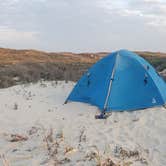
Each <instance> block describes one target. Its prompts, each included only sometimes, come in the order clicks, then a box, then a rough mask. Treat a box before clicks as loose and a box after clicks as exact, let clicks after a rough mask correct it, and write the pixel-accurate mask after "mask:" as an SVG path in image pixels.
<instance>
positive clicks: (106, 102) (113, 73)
mask: <svg viewBox="0 0 166 166" xmlns="http://www.w3.org/2000/svg"><path fill="white" fill-rule="evenodd" d="M118 56H119V53H118V54H117V55H116V59H115V64H114V68H113V70H112V74H111V79H110V83H109V88H108V93H107V97H106V100H105V103H104V110H103V112H104V113H105V112H106V109H107V105H108V99H109V96H110V93H111V88H112V82H113V80H114V75H115V69H116V64H117V58H118Z"/></svg>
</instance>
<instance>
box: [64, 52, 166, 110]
mask: <svg viewBox="0 0 166 166" xmlns="http://www.w3.org/2000/svg"><path fill="white" fill-rule="evenodd" d="M67 101H76V102H85V103H89V104H92V105H95V106H97V107H99V108H100V110H101V111H103V110H104V111H106V112H109V111H124V110H127V111H132V110H138V109H144V108H148V107H154V106H161V105H164V104H165V101H166V84H165V82H164V80H163V79H162V78H161V77H160V75H159V74H158V73H157V72H156V71H155V69H154V68H153V67H152V66H151V65H150V64H149V63H148V62H147V61H145V60H144V59H143V58H142V57H140V56H138V55H137V54H135V53H132V52H130V51H127V50H120V51H116V52H113V53H111V54H109V55H108V56H106V57H104V58H103V59H101V60H99V61H98V62H97V63H96V64H94V65H93V66H92V67H91V68H90V69H89V70H88V72H86V73H85V74H84V75H83V76H82V78H81V79H80V80H79V81H78V83H77V84H76V86H75V87H74V89H73V90H72V92H71V93H70V95H69V97H68V98H67Z"/></svg>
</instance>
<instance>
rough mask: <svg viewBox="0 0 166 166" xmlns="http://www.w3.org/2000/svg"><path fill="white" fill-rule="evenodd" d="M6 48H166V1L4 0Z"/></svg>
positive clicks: (1, 36)
mask: <svg viewBox="0 0 166 166" xmlns="http://www.w3.org/2000/svg"><path fill="white" fill-rule="evenodd" d="M0 47H5V48H15V49H38V50H45V51H55V52H56V51H57V52H60V51H69V52H99V51H114V50H119V49H128V50H139V51H160V52H166V0H0Z"/></svg>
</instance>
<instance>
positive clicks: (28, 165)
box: [0, 81, 166, 166]
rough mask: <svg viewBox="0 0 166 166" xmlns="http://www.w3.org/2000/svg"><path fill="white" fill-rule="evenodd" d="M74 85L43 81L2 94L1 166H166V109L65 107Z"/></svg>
mask: <svg viewBox="0 0 166 166" xmlns="http://www.w3.org/2000/svg"><path fill="white" fill-rule="evenodd" d="M73 86H74V83H73V82H69V83H67V84H66V83H65V82H63V81H62V82H38V83H37V84H27V85H18V86H14V87H11V88H7V89H1V90H0V114H1V115H0V156H1V157H0V165H3V164H4V163H6V164H9V165H11V166H37V165H44V166H50V165H54V164H57V165H97V164H103V165H104V164H106V162H107V163H111V162H112V165H113V163H114V164H115V165H125V166H126V165H127V166H128V165H134V166H139V165H141V166H142V165H150V166H165V164H166V153H165V152H166V127H165V125H166V109H164V108H153V109H146V110H140V111H134V112H117V113H115V112H114V113H112V115H111V116H110V117H109V118H108V119H107V120H96V119H95V118H94V116H95V114H97V113H99V110H98V109H97V108H96V107H93V106H90V105H87V104H83V103H68V104H67V105H63V103H64V101H65V98H66V97H67V95H68V94H69V92H70V91H71V89H72V87H73Z"/></svg>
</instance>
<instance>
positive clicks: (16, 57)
mask: <svg viewBox="0 0 166 166" xmlns="http://www.w3.org/2000/svg"><path fill="white" fill-rule="evenodd" d="M137 53H138V54H139V55H141V56H142V57H144V58H145V59H147V60H148V61H149V62H150V63H151V64H152V65H153V66H154V67H155V68H156V70H157V71H159V72H161V71H163V70H164V69H165V68H166V54H164V53H151V52H137ZM107 54H108V53H106V52H100V53H80V54H74V53H46V52H41V51H35V50H12V49H3V48H0V88H6V87H10V86H13V85H17V84H20V83H29V82H37V81H39V80H41V79H43V80H66V81H77V80H78V79H79V78H80V77H81V75H82V74H83V73H84V72H85V71H86V70H87V69H88V68H89V67H90V66H91V65H92V64H94V63H95V62H96V61H98V60H99V59H101V58H102V57H104V56H105V55H107Z"/></svg>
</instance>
